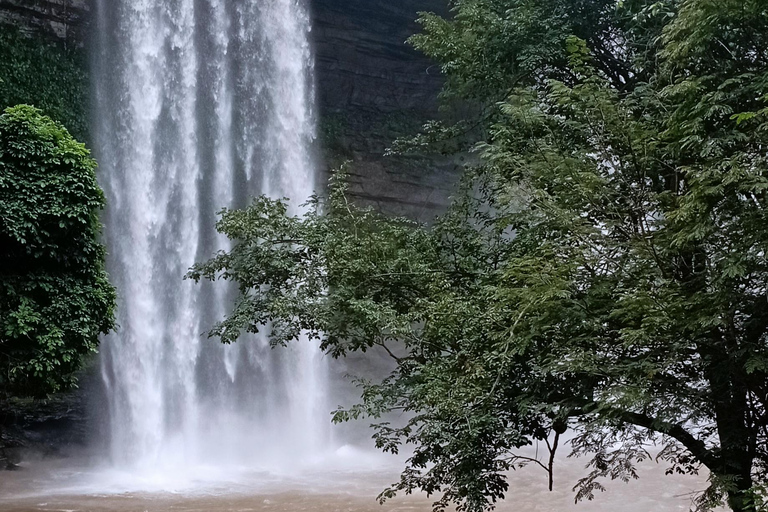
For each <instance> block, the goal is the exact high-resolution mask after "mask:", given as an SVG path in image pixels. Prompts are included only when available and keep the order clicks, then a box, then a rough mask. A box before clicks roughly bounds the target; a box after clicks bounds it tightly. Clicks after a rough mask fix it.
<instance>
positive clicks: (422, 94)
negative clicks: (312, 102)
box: [312, 0, 458, 220]
mask: <svg viewBox="0 0 768 512" xmlns="http://www.w3.org/2000/svg"><path fill="white" fill-rule="evenodd" d="M312 8H313V16H314V25H313V27H314V28H313V30H314V43H315V55H316V61H317V66H316V75H317V81H318V97H319V104H320V108H321V113H322V115H321V123H320V132H321V141H322V145H323V147H324V153H325V156H326V166H327V167H328V168H329V169H332V168H333V167H335V166H337V165H338V164H339V163H340V162H342V161H351V165H350V166H349V168H348V170H349V172H350V173H351V177H352V180H353V183H352V186H351V189H350V191H351V193H352V194H353V195H354V196H355V197H356V198H357V199H358V202H361V203H363V204H368V205H374V206H376V207H377V208H379V209H380V210H382V211H385V212H387V213H393V214H398V215H406V216H409V217H413V218H418V219H421V220H430V219H431V218H433V217H434V215H435V214H436V213H439V212H440V211H441V210H443V209H444V208H445V206H446V205H447V200H448V196H449V194H450V192H451V191H452V190H453V186H454V184H455V182H456V180H457V176H458V169H457V168H456V166H455V165H454V164H453V162H452V161H450V160H446V161H442V162H441V161H439V160H437V159H435V158H429V159H419V158H404V157H384V156H383V154H384V150H385V149H386V148H387V146H388V145H389V144H390V143H391V142H392V140H393V139H394V138H395V137H397V136H402V135H407V134H411V133H413V132H414V130H416V129H417V128H418V127H419V126H420V125H421V124H422V123H423V122H424V121H425V120H427V119H429V118H431V117H433V116H434V115H435V114H436V112H437V94H438V92H439V91H440V88H441V86H442V78H441V77H440V73H439V68H438V67H437V66H435V65H434V63H432V62H431V61H429V60H428V59H426V58H425V57H424V56H423V55H421V54H419V53H417V52H416V51H415V50H414V49H412V48H411V47H410V46H409V45H407V44H406V43H405V41H406V39H408V37H410V36H411V35H413V34H414V33H416V32H417V31H418V30H419V26H418V24H417V23H416V22H415V19H416V18H417V16H418V12H419V11H433V12H444V11H445V10H446V1H445V0H365V1H362V0H312Z"/></svg>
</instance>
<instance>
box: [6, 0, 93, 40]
mask: <svg viewBox="0 0 768 512" xmlns="http://www.w3.org/2000/svg"><path fill="white" fill-rule="evenodd" d="M89 7H90V0H0V26H2V25H6V26H7V25H13V26H16V27H17V28H19V30H21V31H22V32H26V33H27V34H29V35H32V36H36V37H45V38H49V39H52V40H57V41H61V42H63V43H64V44H66V45H68V46H69V45H75V46H82V45H84V43H85V39H86V23H87V20H88V13H89V11H90V9H89Z"/></svg>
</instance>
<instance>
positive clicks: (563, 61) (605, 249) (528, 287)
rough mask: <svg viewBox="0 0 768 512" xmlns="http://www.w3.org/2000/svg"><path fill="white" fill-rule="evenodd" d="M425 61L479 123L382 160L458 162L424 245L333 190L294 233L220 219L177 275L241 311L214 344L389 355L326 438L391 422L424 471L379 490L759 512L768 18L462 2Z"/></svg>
mask: <svg viewBox="0 0 768 512" xmlns="http://www.w3.org/2000/svg"><path fill="white" fill-rule="evenodd" d="M452 7H453V10H452V17H451V18H450V19H443V18H440V17H439V16H436V15H431V14H425V15H424V16H423V17H422V24H423V26H424V31H423V33H422V34H420V35H418V36H416V37H415V38H414V39H413V43H414V44H415V45H416V46H417V47H418V48H420V49H421V50H422V51H424V52H425V53H427V54H428V55H430V56H431V57H433V58H434V59H436V60H437V61H438V62H439V63H440V64H441V65H442V69H443V72H444V74H445V76H446V78H447V86H446V90H445V92H444V96H445V97H446V99H449V100H451V101H454V100H456V99H460V100H463V101H465V102H469V103H471V104H472V105H474V106H475V107H476V108H474V111H475V112H476V113H477V114H476V116H475V117H473V118H471V119H465V120H463V121H461V122H460V123H458V124H455V125H442V124H438V123H432V124H429V125H428V126H426V127H425V130H424V132H423V133H421V134H419V135H417V136H415V137H413V138H412V139H410V140H404V141H399V142H398V144H396V145H395V149H396V150H400V151H402V150H407V149H409V148H417V149H419V150H423V149H424V148H429V147H437V148H442V149H446V150H456V149H459V150H462V149H471V150H473V151H475V152H476V153H477V155H478V156H479V164H478V165H476V166H474V167H471V168H467V170H466V175H465V179H464V186H463V189H462V192H461V193H460V194H459V195H458V196H457V197H456V199H455V201H454V205H453V207H452V209H451V210H450V211H449V212H448V213H447V214H446V215H445V216H444V217H442V218H441V219H440V220H439V221H438V222H437V223H436V224H434V225H433V226H421V225H417V224H414V223H412V222H409V221H407V220H404V219H389V218H384V217H381V216H380V215H377V214H376V213H374V212H372V211H369V210H364V209H359V208H356V207H355V206H354V205H351V204H349V202H348V201H347V198H346V195H345V185H344V175H343V174H339V175H338V176H337V177H336V178H335V181H333V183H332V184H331V190H330V194H329V197H328V198H327V199H320V198H315V199H313V201H312V202H311V203H310V205H309V206H310V208H309V212H308V213H307V214H306V215H304V216H302V217H289V216H287V213H286V212H287V207H286V205H285V204H284V202H282V201H274V200H270V199H268V198H264V197H262V198H258V199H257V200H255V201H254V202H253V204H252V205H251V206H249V207H248V208H246V209H245V210H242V211H225V212H224V213H223V215H222V218H221V221H220V222H219V225H218V227H219V230H220V231H221V232H222V233H224V234H226V235H227V236H228V237H229V238H231V239H233V240H237V241H238V242H239V243H238V244H237V245H236V246H235V247H234V248H233V249H232V250H231V251H230V252H227V253H221V254H219V255H218V256H216V257H215V258H213V259H212V260H211V261H209V262H207V263H204V264H200V265H198V266H196V267H195V268H193V269H192V270H191V272H190V277H192V278H194V279H196V280H199V279H204V278H205V279H217V278H221V279H227V280H232V281H234V282H236V283H237V284H238V285H239V286H240V290H241V292H242V296H241V298H240V300H239V302H238V303H237V304H236V306H235V309H234V311H233V312H232V314H231V315H230V316H229V317H228V318H227V319H226V320H225V321H224V322H222V323H221V324H219V325H218V326H216V327H215V328H214V330H213V331H212V334H213V335H216V336H219V337H221V339H222V340H223V341H225V342H233V341H235V340H236V339H237V338H238V336H239V335H240V334H241V332H242V331H243V330H249V331H255V330H258V329H260V328H261V326H262V325H264V324H271V326H272V328H271V339H272V340H273V342H274V343H275V344H281V343H287V342H290V341H292V340H295V339H297V338H298V337H299V334H300V332H302V331H307V332H309V333H310V334H311V335H312V336H313V337H315V338H319V339H321V340H322V343H323V346H324V348H325V349H326V350H328V351H329V352H330V353H331V354H333V355H334V356H343V355H345V354H346V353H348V352H349V351H366V350H369V349H372V348H378V349H382V350H385V351H387V352H388V353H389V354H390V355H391V356H392V358H393V359H394V361H395V362H396V369H395V370H394V371H393V372H392V374H391V375H390V376H389V377H388V378H387V379H385V380H384V381H383V382H362V383H361V385H362V388H363V402H362V403H361V404H360V405H359V406H357V407H354V408H352V409H351V410H347V411H338V412H337V414H336V419H337V420H346V419H350V418H357V417H360V416H368V417H373V418H379V417H382V416H383V415H386V413H388V412H391V411H405V412H407V413H409V414H406V415H405V416H404V417H407V418H408V420H407V421H406V422H405V423H403V424H394V423H388V422H386V421H382V422H381V423H379V424H378V425H376V427H375V428H376V433H375V439H376V441H377V444H378V445H379V446H380V447H381V448H383V449H385V450H389V451H397V450H398V449H399V448H400V447H401V446H402V444H403V443H410V444H412V445H413V447H414V449H415V451H414V454H413V455H412V456H411V457H410V458H409V460H408V465H407V467H406V468H405V470H404V472H403V473H402V477H401V479H400V481H399V482H398V483H397V484H395V485H394V486H393V488H392V489H389V490H387V491H385V492H384V493H383V495H382V497H383V498H387V497H389V496H392V495H393V494H394V493H395V492H397V491H405V492H410V491H413V490H417V489H421V490H424V491H427V492H430V493H440V494H442V497H441V499H440V501H439V502H438V503H437V506H438V507H439V508H442V507H445V506H448V505H450V504H451V503H455V504H457V505H458V507H459V509H460V510H469V511H478V512H479V511H482V510H486V509H488V508H491V507H492V506H493V503H494V502H495V501H496V500H498V499H500V498H502V497H504V495H505V493H506V492H507V490H508V483H507V479H508V478H513V477H514V475H512V476H510V475H509V473H508V472H509V470H510V469H511V468H514V467H517V466H519V465H523V464H528V463H533V464H539V465H540V466H541V467H543V468H544V469H545V470H546V471H547V472H548V473H549V476H550V479H551V478H552V475H553V465H552V460H553V459H552V458H545V459H542V460H536V461H534V460H531V459H528V458H526V457H523V456H521V455H520V454H519V453H518V452H517V450H518V449H520V448H521V447H524V446H526V445H529V444H531V443H534V442H541V443H543V444H546V445H547V446H548V447H549V449H550V452H551V453H552V454H554V452H555V451H556V450H557V448H558V445H559V444H560V436H561V435H562V434H563V433H565V431H566V429H568V428H570V429H572V431H573V433H574V434H575V436H576V437H575V438H574V439H573V440H572V441H571V449H572V450H573V451H574V452H575V453H576V454H577V455H586V456H589V457H590V462H589V466H588V469H587V471H586V472H585V475H584V478H583V479H581V480H580V481H579V482H577V483H576V484H577V485H576V489H575V490H576V497H577V499H585V498H586V499H591V498H593V496H594V494H595V492H596V491H600V490H602V489H603V487H602V484H601V481H602V480H604V479H606V478H609V479H620V480H625V481H627V480H630V479H632V478H635V477H636V476H637V475H636V471H635V465H636V463H637V462H639V461H641V460H643V459H645V458H647V457H648V456H649V455H648V452H647V451H646V447H647V446H648V444H649V443H653V442H655V443H658V444H659V446H660V448H661V451H660V452H659V453H658V455H657V458H658V460H661V461H664V462H665V463H667V464H668V467H669V471H670V472H682V473H695V472H697V471H699V470H701V469H702V468H705V469H706V470H708V472H709V474H710V475H711V476H710V484H711V485H710V487H709V488H708V489H707V491H706V492H704V493H703V494H702V495H701V496H699V498H698V499H697V502H696V505H697V506H698V507H699V508H701V509H709V508H711V507H713V506H715V505H718V504H720V503H723V502H725V503H727V505H728V506H730V507H731V509H733V510H735V511H740V512H741V511H750V512H755V511H757V510H765V507H766V505H765V492H766V488H765V485H764V484H765V482H766V479H768V307H767V306H768V300H767V299H766V297H767V296H768V262H766V249H767V248H768V210H767V209H768V162H766V147H767V144H768V123H767V122H766V121H767V119H766V114H768V108H766V100H767V99H768V96H767V94H768V7H766V5H765V3H764V2H762V1H761V0H738V1H737V0H717V1H715V0H679V1H677V0H661V1H650V0H624V1H620V2H616V1H615V0H537V1H535V2H534V1H530V0H454V1H453V2H452Z"/></svg>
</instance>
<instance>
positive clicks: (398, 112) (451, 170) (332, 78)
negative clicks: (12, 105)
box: [0, 0, 458, 220]
mask: <svg viewBox="0 0 768 512" xmlns="http://www.w3.org/2000/svg"><path fill="white" fill-rule="evenodd" d="M93 1H94V0H0V23H6V24H8V23H10V24H13V25H15V26H17V27H19V28H20V29H21V30H22V31H24V32H27V33H29V34H30V35H34V36H36V37H45V38H48V39H52V40H58V41H61V42H63V43H64V44H66V45H68V46H72V45H74V46H83V45H84V44H85V42H86V40H87V30H88V14H89V11H90V9H89V7H90V6H91V5H92V2H93ZM310 2H311V4H310V5H311V9H312V15H313V18H314V23H313V34H312V37H313V43H314V48H315V55H316V68H315V71H316V77H317V95H318V102H319V107H320V113H321V115H320V139H321V146H322V147H323V155H324V159H323V160H324V165H323V167H324V169H325V170H326V171H328V170H331V169H333V168H335V167H337V166H338V165H339V164H340V163H341V162H344V161H351V165H350V166H349V168H348V169H349V172H350V173H351V177H352V180H353V184H352V187H351V193H352V194H353V195H354V196H355V197H356V198H357V199H358V200H359V201H360V202H361V203H364V204H369V205H375V206H376V207H378V208H380V209H381V210H382V211H385V212H388V213H395V214H402V215H407V216H410V217H415V218H419V219H423V220H429V219H431V218H432V217H433V216H434V215H435V214H436V213H437V212H439V211H441V210H442V209H444V207H445V205H446V204H447V197H448V195H449V193H450V191H451V190H452V185H453V183H455V181H456V175H457V172H458V171H457V169H456V168H455V166H454V165H453V164H452V162H450V161H445V162H439V161H437V160H435V159H429V160H426V159H414V158H402V157H401V158H385V157H384V156H383V153H384V150H385V149H386V147H387V146H388V145H389V144H390V143H391V141H392V139H394V138H395V137H397V136H400V135H406V134H408V133H412V132H413V130H415V129H416V128H418V127H419V126H420V124H421V123H422V122H423V121H425V120H426V119H429V118H430V117H432V116H434V115H435V113H436V110H437V102H436V97H437V93H438V92H439V90H440V87H441V83H442V81H441V78H440V75H439V70H438V68H437V66H435V65H434V64H433V63H431V62H430V61H429V60H428V59H426V58H425V57H423V56H422V55H420V54H418V53H417V52H416V51H415V50H413V49H412V48H410V47H409V46H408V45H407V44H406V43H405V40H406V39H407V38H408V37H409V36H411V35H412V34H414V33H415V32H417V31H418V25H417V24H416V23H415V21H414V20H415V19H416V17H417V15H418V14H417V13H418V12H419V11H437V12H440V11H444V10H445V4H446V1H445V0H310ZM318 185H319V186H322V185H323V183H320V184H318Z"/></svg>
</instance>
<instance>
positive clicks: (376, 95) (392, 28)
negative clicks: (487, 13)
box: [312, 0, 445, 113]
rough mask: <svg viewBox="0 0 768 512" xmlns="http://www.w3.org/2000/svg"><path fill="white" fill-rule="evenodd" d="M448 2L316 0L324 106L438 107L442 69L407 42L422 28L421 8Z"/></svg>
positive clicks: (373, 108)
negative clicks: (419, 26)
mask: <svg viewBox="0 0 768 512" xmlns="http://www.w3.org/2000/svg"><path fill="white" fill-rule="evenodd" d="M444 4H445V1H444V0H399V1H397V0H395V1H393V0H365V1H362V0H313V2H312V9H313V17H314V25H313V31H314V41H315V54H316V60H317V78H318V84H319V94H320V104H321V105H322V107H323V108H324V109H326V110H331V111H347V110H350V109H361V110H366V111H377V112H396V111H403V110H410V111H416V112H422V113H428V112H431V111H432V110H434V108H435V107H436V101H435V93H436V92H437V91H439V89H440V85H441V79H440V76H439V72H438V70H437V68H435V67H433V66H431V62H430V61H428V60H427V59H425V58H424V57H423V56H422V55H420V54H418V53H417V52H416V51H414V50H413V49H412V48H411V47H409V46H408V45H406V44H405V40H406V39H407V38H408V37H410V36H411V35H412V34H414V33H415V32H416V31H417V30H418V25H417V24H416V23H415V21H414V20H415V19H416V17H417V13H418V12H419V11H439V10H441V9H444ZM430 67H432V69H431V70H430Z"/></svg>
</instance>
